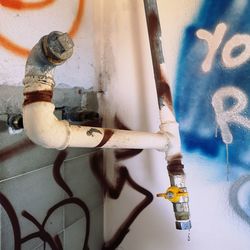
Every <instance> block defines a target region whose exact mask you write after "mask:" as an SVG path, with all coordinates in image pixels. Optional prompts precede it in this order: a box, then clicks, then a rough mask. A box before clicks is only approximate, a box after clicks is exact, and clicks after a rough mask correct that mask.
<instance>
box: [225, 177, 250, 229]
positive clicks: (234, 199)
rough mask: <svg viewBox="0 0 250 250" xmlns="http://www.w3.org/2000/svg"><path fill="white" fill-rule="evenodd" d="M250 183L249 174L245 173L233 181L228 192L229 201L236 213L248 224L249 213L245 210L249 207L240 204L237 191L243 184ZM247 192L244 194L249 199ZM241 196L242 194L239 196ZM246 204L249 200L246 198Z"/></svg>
mask: <svg viewBox="0 0 250 250" xmlns="http://www.w3.org/2000/svg"><path fill="white" fill-rule="evenodd" d="M249 183H250V175H245V176H242V177H240V178H239V179H238V180H237V181H235V182H234V184H233V185H232V186H231V188H230V192H229V203H230V205H231V206H232V207H233V209H234V211H235V213H236V214H238V215H239V217H240V218H242V219H243V220H244V221H245V222H247V223H248V225H250V215H249V213H247V212H246V211H249V207H248V208H247V207H245V208H244V207H243V206H242V204H240V198H239V193H240V191H241V189H242V188H243V186H246V185H249ZM248 194H249V193H246V195H244V198H245V199H249V196H248ZM241 198H243V196H241ZM246 204H248V206H249V200H247V202H246Z"/></svg>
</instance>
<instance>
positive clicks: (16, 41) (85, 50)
mask: <svg viewBox="0 0 250 250" xmlns="http://www.w3.org/2000/svg"><path fill="white" fill-rule="evenodd" d="M5 2H6V1H5ZM21 2H28V3H37V2H39V1H21ZM40 2H43V1H40ZM51 2H52V3H51V4H50V5H47V6H46V5H45V6H42V7H40V8H35V9H27V8H25V7H23V8H21V9H20V8H15V4H14V3H12V1H8V6H3V7H2V6H1V8H0V54H1V62H0V75H1V78H0V84H7V85H21V82H22V79H23V76H24V66H25V62H26V57H27V55H26V51H29V50H30V49H31V48H32V47H33V46H34V45H35V44H36V42H37V41H38V40H39V39H40V38H41V37H42V36H44V35H46V34H48V33H50V32H51V31H54V30H59V31H62V32H69V31H70V30H71V28H72V25H73V24H74V23H77V22H79V26H78V28H77V29H76V30H75V32H73V36H72V37H73V39H74V43H75V48H74V54H73V56H72V58H71V59H70V60H68V61H67V62H66V63H65V64H64V65H62V66H61V67H58V69H57V70H56V75H55V77H56V78H55V79H56V82H57V83H58V84H63V85H64V86H65V87H66V86H68V87H72V86H80V87H84V88H86V89H88V88H90V87H92V86H93V83H94V82H96V77H95V76H96V69H95V65H96V60H95V52H94V45H95V43H94V36H93V33H94V32H93V18H94V15H93V5H92V1H89V0H86V1H85V0H71V1H70V4H69V1H64V0H56V1H51ZM80 3H82V5H80ZM6 39H7V40H8V42H6Z"/></svg>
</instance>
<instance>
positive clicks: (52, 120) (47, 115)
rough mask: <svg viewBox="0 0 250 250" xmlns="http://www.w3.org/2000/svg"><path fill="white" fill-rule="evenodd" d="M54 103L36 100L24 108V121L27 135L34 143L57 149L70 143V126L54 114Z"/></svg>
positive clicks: (63, 147)
mask: <svg viewBox="0 0 250 250" xmlns="http://www.w3.org/2000/svg"><path fill="white" fill-rule="evenodd" d="M54 109H55V106H54V104H52V103H49V102H36V103H32V104H29V105H25V106H24V108H23V123H24V130H25V132H26V135H27V136H28V137H29V138H30V140H31V141H33V142H34V143H36V144H38V145H40V146H42V147H45V148H55V149H59V150H61V149H65V148H66V147H67V146H68V144H69V138H70V127H69V123H68V122H67V121H65V120H63V121H60V120H58V119H57V118H56V116H55V115H54V114H53V112H54Z"/></svg>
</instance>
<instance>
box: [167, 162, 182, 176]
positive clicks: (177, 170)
mask: <svg viewBox="0 0 250 250" xmlns="http://www.w3.org/2000/svg"><path fill="white" fill-rule="evenodd" d="M167 168H168V172H169V173H170V174H172V175H180V174H181V175H184V170H183V169H184V165H183V164H182V163H181V160H173V161H171V162H169V164H168V166H167Z"/></svg>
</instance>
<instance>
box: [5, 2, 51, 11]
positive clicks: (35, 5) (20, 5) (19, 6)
mask: <svg viewBox="0 0 250 250" xmlns="http://www.w3.org/2000/svg"><path fill="white" fill-rule="evenodd" d="M53 2H55V0H42V1H37V2H30V3H29V2H26V1H25V2H24V1H21V0H11V1H10V0H0V5H2V6H3V7H6V8H10V9H15V10H24V9H25V10H26V9H41V8H44V7H46V6H48V5H50V4H52V3H53Z"/></svg>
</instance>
